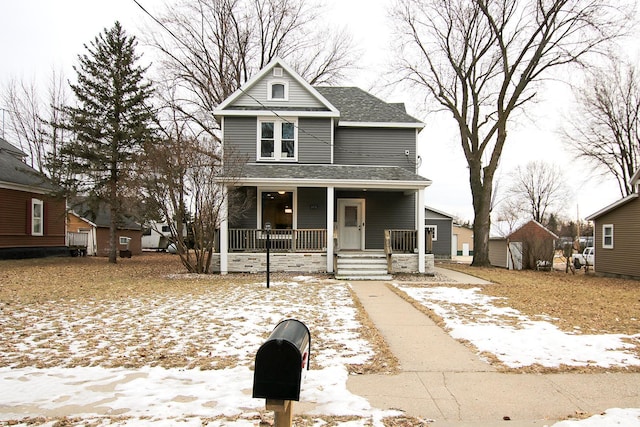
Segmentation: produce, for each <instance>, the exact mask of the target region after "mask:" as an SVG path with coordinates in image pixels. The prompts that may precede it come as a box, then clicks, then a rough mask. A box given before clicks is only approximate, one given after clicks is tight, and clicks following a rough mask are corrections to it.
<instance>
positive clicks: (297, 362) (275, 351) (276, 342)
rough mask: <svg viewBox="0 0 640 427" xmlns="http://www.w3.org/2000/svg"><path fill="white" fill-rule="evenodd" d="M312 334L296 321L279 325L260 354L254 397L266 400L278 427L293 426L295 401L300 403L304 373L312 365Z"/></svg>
mask: <svg viewBox="0 0 640 427" xmlns="http://www.w3.org/2000/svg"><path fill="white" fill-rule="evenodd" d="M310 354H311V334H310V332H309V328H307V326H306V325H305V324H304V323H302V322H300V321H299V320H296V319H288V320H283V321H282V322H280V323H278V324H277V325H276V327H275V328H274V329H273V332H271V335H270V336H269V338H268V339H267V341H265V342H264V344H262V345H261V346H260V349H258V353H256V363H255V371H254V373H253V397H254V398H265V399H267V401H266V409H267V410H270V411H275V426H276V427H291V423H292V421H293V401H299V400H300V383H301V380H302V370H303V369H304V367H305V365H306V366H307V370H308V369H309V365H310V360H309V359H310Z"/></svg>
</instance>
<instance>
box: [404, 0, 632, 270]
mask: <svg viewBox="0 0 640 427" xmlns="http://www.w3.org/2000/svg"><path fill="white" fill-rule="evenodd" d="M622 6H623V5H622V4H621V2H615V4H613V3H612V2H611V1H606V0H540V1H529V0H400V1H399V2H398V4H397V6H396V8H395V17H396V20H397V29H398V30H399V32H400V33H401V34H402V37H401V38H400V39H399V41H400V43H401V46H400V49H401V50H400V60H399V61H398V64H397V70H398V73H399V74H400V76H399V78H400V79H403V80H405V81H408V82H410V83H412V84H414V85H415V86H417V87H419V88H421V89H424V90H426V93H427V96H428V97H429V98H430V99H432V100H435V103H436V104H437V105H438V109H439V110H445V111H449V112H451V113H452V115H453V119H454V120H455V122H456V123H457V125H458V130H459V135H460V142H461V145H462V149H463V151H464V154H465V157H466V160H467V164H468V167H469V184H470V187H471V194H472V199H473V207H474V258H473V263H472V264H473V265H474V266H484V265H489V229H490V211H491V200H492V192H493V180H494V177H495V173H496V170H497V168H498V164H499V161H500V157H501V155H502V151H503V148H504V144H505V143H506V141H507V130H508V128H509V123H510V122H511V121H512V120H513V115H514V113H515V112H516V111H518V110H521V109H522V108H523V107H524V106H525V105H527V104H529V103H530V102H531V101H532V100H533V99H534V98H535V96H536V89H537V87H538V86H539V85H538V82H540V81H541V79H542V78H543V77H544V76H545V75H546V73H547V72H548V71H549V70H550V69H553V68H557V67H559V66H563V65H566V64H569V63H574V62H577V61H579V60H581V59H582V58H583V57H584V55H585V54H587V53H589V52H591V51H593V50H594V49H596V48H597V47H598V46H601V45H602V44H603V43H605V42H606V41H609V40H611V39H612V38H614V37H615V36H616V35H617V34H619V33H620V32H621V31H622V29H623V28H624V25H623V20H624V18H626V15H624V13H623V12H625V10H624V9H623V8H622Z"/></svg>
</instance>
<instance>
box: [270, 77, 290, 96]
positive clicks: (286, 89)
mask: <svg viewBox="0 0 640 427" xmlns="http://www.w3.org/2000/svg"><path fill="white" fill-rule="evenodd" d="M275 85H282V86H284V97H283V98H274V97H273V86H275ZM267 100H268V101H289V82H287V81H286V80H270V81H269V82H268V83H267Z"/></svg>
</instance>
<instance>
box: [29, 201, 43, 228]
mask: <svg viewBox="0 0 640 427" xmlns="http://www.w3.org/2000/svg"><path fill="white" fill-rule="evenodd" d="M43 234H44V202H43V201H42V200H39V199H31V235H32V236H42V235H43Z"/></svg>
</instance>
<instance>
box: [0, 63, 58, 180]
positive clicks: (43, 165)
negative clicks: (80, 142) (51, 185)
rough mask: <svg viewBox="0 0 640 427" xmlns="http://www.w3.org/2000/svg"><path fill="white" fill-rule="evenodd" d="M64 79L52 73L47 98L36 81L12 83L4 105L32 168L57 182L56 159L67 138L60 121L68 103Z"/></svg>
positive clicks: (14, 135)
mask: <svg viewBox="0 0 640 427" xmlns="http://www.w3.org/2000/svg"><path fill="white" fill-rule="evenodd" d="M67 93H68V91H67V88H66V80H65V78H64V76H63V75H62V74H61V73H60V72H57V71H55V70H53V71H52V73H51V78H50V80H49V86H48V87H47V91H46V95H47V96H46V98H43V97H42V92H41V90H40V89H39V88H38V85H37V84H36V83H35V81H31V82H26V81H17V80H10V81H9V83H8V84H7V86H6V88H5V90H4V91H3V96H2V99H1V102H2V104H3V105H5V106H6V111H7V112H8V117H9V121H8V122H9V131H10V136H8V138H10V139H11V140H12V141H11V142H13V143H16V144H17V145H18V147H19V148H20V149H21V150H22V151H24V152H25V153H26V154H27V155H28V156H29V165H30V166H31V167H33V168H34V169H36V170H38V171H39V172H42V173H45V174H47V175H48V176H49V177H50V178H53V180H54V182H58V181H59V180H58V179H57V173H58V168H57V166H56V162H55V156H56V153H57V150H58V145H59V143H60V142H61V141H62V140H63V139H64V138H65V131H64V130H63V129H61V128H60V127H59V126H57V125H56V123H59V122H60V114H61V110H60V108H61V107H62V105H64V104H66V102H67Z"/></svg>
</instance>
